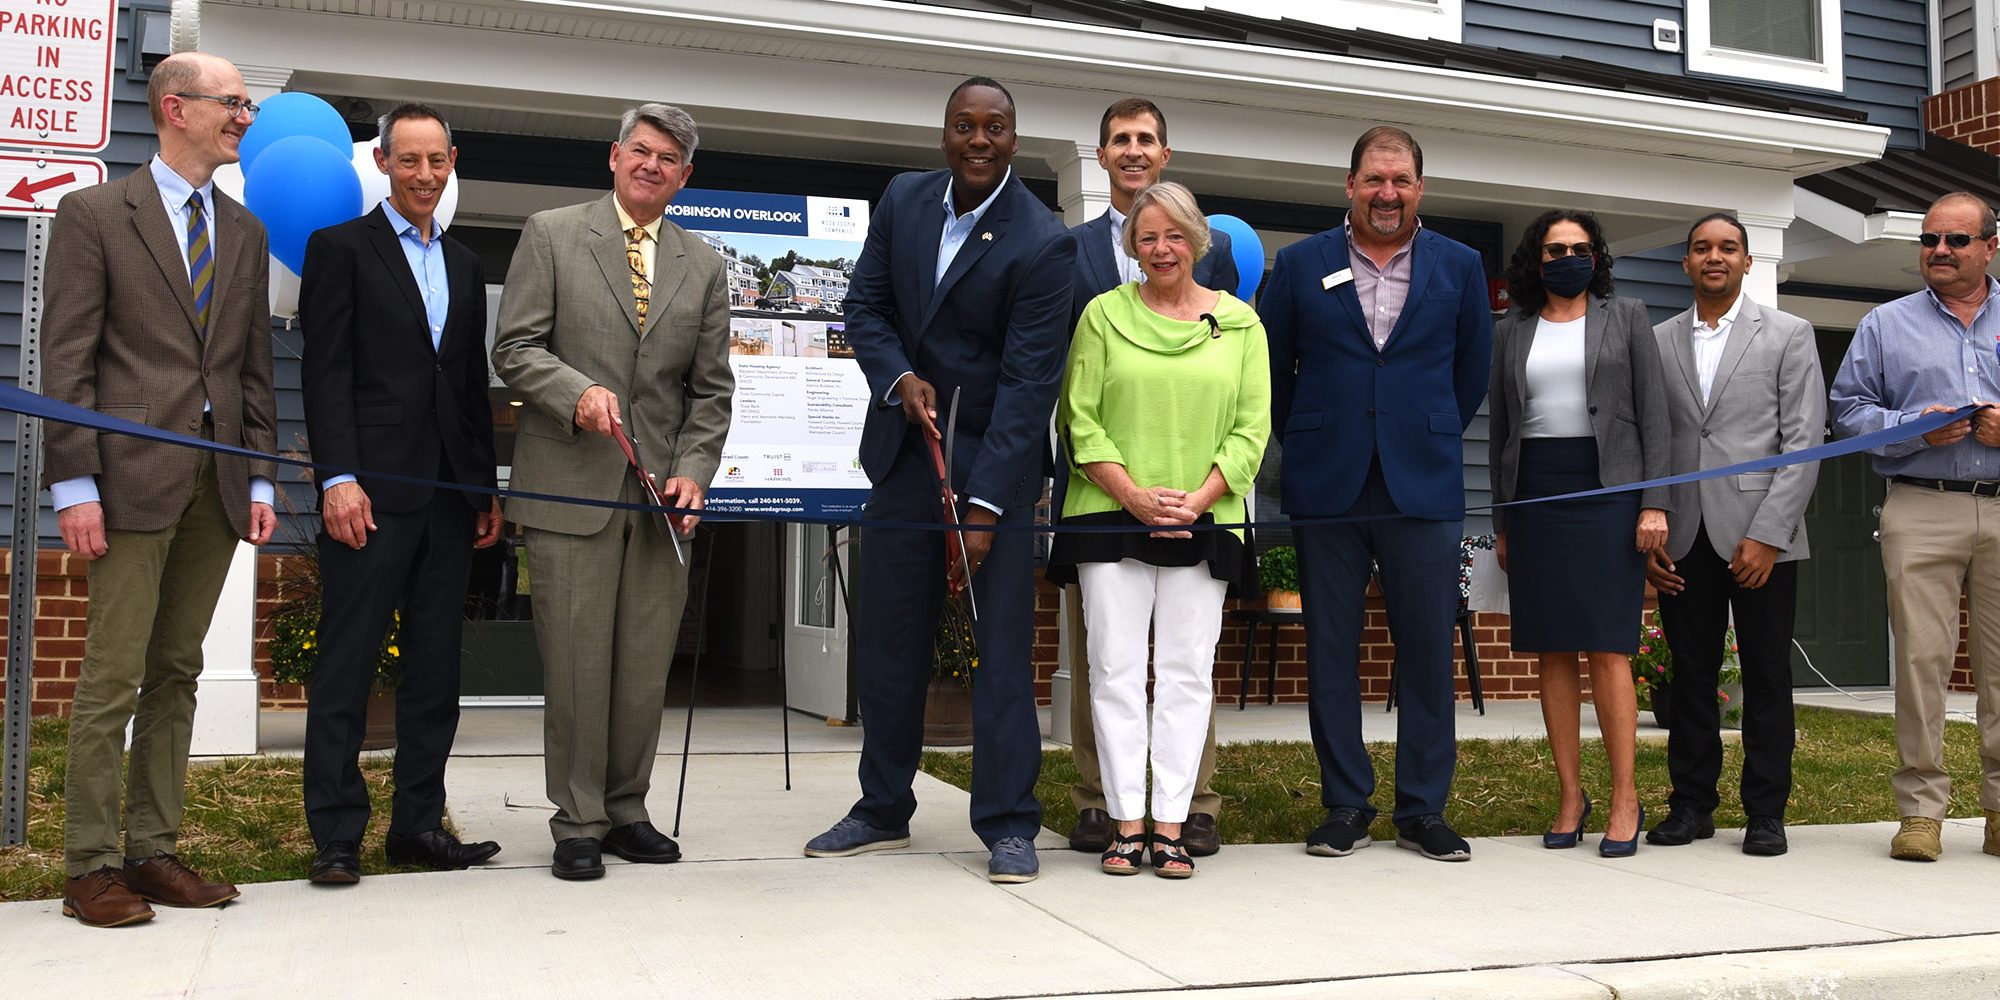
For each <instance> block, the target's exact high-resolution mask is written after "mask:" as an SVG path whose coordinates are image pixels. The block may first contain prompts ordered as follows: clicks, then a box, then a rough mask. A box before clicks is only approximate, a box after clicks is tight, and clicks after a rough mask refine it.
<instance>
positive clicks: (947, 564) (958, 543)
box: [924, 389, 979, 621]
mask: <svg viewBox="0 0 2000 1000" xmlns="http://www.w3.org/2000/svg"><path fill="white" fill-rule="evenodd" d="M924 442H925V443H926V444H928V445H930V448H931V468H932V469H933V470H934V471H935V472H936V473H937V477H938V499H939V502H940V503H941V505H942V506H943V508H944V521H945V523H946V524H949V525H951V526H952V530H951V531H949V532H947V533H946V534H945V543H944V586H945V592H946V593H949V594H959V593H963V594H964V595H965V604H966V608H967V609H968V610H970V611H971V612H972V620H973V621H978V620H979V599H978V598H976V597H974V596H973V594H972V566H971V564H970V563H969V561H968V560H967V559H966V556H965V530H964V529H963V528H961V527H960V524H961V522H960V521H959V519H958V494H957V493H954V492H953V491H952V488H951V458H952V451H953V446H954V445H956V444H957V443H958V390H957V389H953V390H952V391H951V409H950V413H949V415H948V416H946V418H945V424H944V448H943V450H941V451H940V450H939V448H938V443H937V439H936V438H934V437H930V436H929V435H926V436H925V437H924Z"/></svg>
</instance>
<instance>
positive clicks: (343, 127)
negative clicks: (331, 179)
mask: <svg viewBox="0 0 2000 1000" xmlns="http://www.w3.org/2000/svg"><path fill="white" fill-rule="evenodd" d="M295 135H306V136H311V137H313V138H315V139H318V140H320V141H321V142H324V143H326V144H328V145H330V146H333V147H335V148H337V149H345V150H349V151H352V150H353V148H354V137H353V136H352V135H351V134H350V133H349V132H348V130H347V121H346V119H343V118H341V117H340V112H338V111H335V110H333V105H331V104H328V103H326V102H325V101H322V100H320V99H319V98H317V97H314V96H313V95H311V94H306V93H300V92H298V91H289V92H287V93H283V94H275V95H273V96H272V97H271V99H270V100H268V101H265V102H263V103H262V104H259V105H258V106H257V120H256V121H253V122H251V123H250V128H249V130H248V131H245V132H244V133H243V142H242V143H241V144H239V145H238V146H237V148H236V152H237V154H238V155H239V156H241V157H242V160H241V163H242V164H243V175H244V176H245V177H248V176H250V167H251V165H252V164H254V163H256V162H257V158H258V157H260V156H263V155H264V151H265V150H267V149H270V148H271V147H272V146H274V145H276V144H277V142H278V140H280V139H289V138H291V137H292V136H295Z"/></svg>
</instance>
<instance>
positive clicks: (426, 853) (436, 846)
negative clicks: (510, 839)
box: [382, 827, 500, 872]
mask: <svg viewBox="0 0 2000 1000" xmlns="http://www.w3.org/2000/svg"><path fill="white" fill-rule="evenodd" d="M382 853H383V854H384V855H386V856H387V857H388V858H389V863H390V864H395V865H424V866H426V867H429V868H434V869H436V870H438V871H441V872H442V871H451V870H453V869H458V868H468V867H471V866H472V865H476V864H478V863H480V862H481V861H485V860H486V859H487V858H490V857H492V856H494V855H495V854H498V853H500V845H499V844H496V843H494V842H493V841H490V840H482V841H479V842H477V843H472V844H461V843H459V842H458V838H457V837H454V836H452V835H451V832H450V831H449V830H446V829H444V828H443V827H439V828H437V829H435V830H425V831H424V832H422V833H412V834H408V835H405V834H398V833H392V834H390V835H389V836H388V839H386V840H384V841H383V842H382Z"/></svg>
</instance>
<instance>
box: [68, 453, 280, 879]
mask: <svg viewBox="0 0 2000 1000" xmlns="http://www.w3.org/2000/svg"><path fill="white" fill-rule="evenodd" d="M244 485H245V484H242V483H237V484H235V486H236V488H238V489H242V488H244ZM237 541H238V539H237V537H236V529H235V528H233V527H231V526H230V524H229V515H228V514H226V513H224V511H223V509H222V497H221V496H220V494H218V493H217V484H216V481H215V459H214V456H213V455H212V454H210V453H208V452H203V453H202V455H201V462H200V464H199V465H198V466H196V470H195V487H194V489H193V490H192V491H190V492H189V494H188V502H187V507H186V509H184V510H182V511H181V516H180V519H179V520H178V521H176V522H174V523H173V524H171V525H168V526H167V527H165V528H162V529H160V530H158V531H108V532H106V533H105V542H106V546H107V551H106V552H105V554H104V555H103V556H100V557H99V558H97V559H95V560H93V561H92V562H91V563H90V569H89V582H90V638H89V642H88V645H87V646H86V647H85V649H84V654H83V672H82V674H81V675H80V676H79V677H78V678H77V682H76V700H75V703H74V705H73V707H72V709H71V713H72V715H71V718H70V725H69V760H68V777H67V779H66V780H65V782H64V785H63V808H64V811H65V813H66V818H65V819H64V822H63V866H64V867H65V868H66V869H67V870H68V872H69V874H71V875H83V874H87V873H89V872H92V871H95V870H97V869H99V868H102V867H104V866H106V865H109V866H111V867H113V868H119V867H121V866H122V863H123V862H124V860H125V859H126V858H133V859H140V858H150V857H152V856H153V855H155V854H163V853H172V852H173V850H174V845H175V841H176V840H177V839H178V838H179V836H180V828H181V803H182V793H183V791H184V789H185V782H186V780H187V758H188V743H189V741H190V740H192V739H193V737H194V704H195V698H194V696H195V678H196V677H197V676H198V675H199V674H200V673H201V641H202V638H203V637H204V636H206V635H207V634H208V623H209V620H210V619H211V618H213V617H214V615H215V602H216V600H217V599H218V598H220V597H221V596H222V584H223V581H224V580H225V579H227V578H228V576H229V560H230V557H231V556H232V555H234V554H235V552H236V544H237ZM127 723H131V725H132V758H131V762H130V763H129V765H127V767H126V770H125V773H124V776H123V782H122V785H121V781H120V775H119V765H120V757H121V755H122V752H123V750H124V747H125V726H126V724H127ZM121 787H122V790H123V792H124V808H123V812H122V818H123V822H122V826H123V829H124V842H125V843H124V848H123V850H120V848H119V830H120V826H121V822H120V819H121V811H120V808H119V793H120V790H121Z"/></svg>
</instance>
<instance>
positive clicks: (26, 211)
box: [0, 153, 104, 216]
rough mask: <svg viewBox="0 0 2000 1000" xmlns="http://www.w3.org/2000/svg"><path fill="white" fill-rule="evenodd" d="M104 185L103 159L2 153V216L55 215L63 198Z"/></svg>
mask: <svg viewBox="0 0 2000 1000" xmlns="http://www.w3.org/2000/svg"><path fill="white" fill-rule="evenodd" d="M102 183H104V161H102V160H95V159H91V158H90V157H85V156H36V155H35V154H33V153H0V216H7V215H17V216H29V215H54V214H56V202H58V201H61V200H62V197H63V195H66V194H68V193H70V192H71V191H81V190H83V189H84V188H87V187H91V186H93V185H97V184H102Z"/></svg>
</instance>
